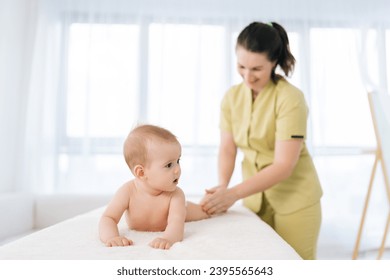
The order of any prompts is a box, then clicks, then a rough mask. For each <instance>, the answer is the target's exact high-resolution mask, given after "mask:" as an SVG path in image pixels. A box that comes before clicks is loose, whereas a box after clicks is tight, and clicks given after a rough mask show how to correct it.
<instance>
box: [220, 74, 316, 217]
mask: <svg viewBox="0 0 390 280" xmlns="http://www.w3.org/2000/svg"><path fill="white" fill-rule="evenodd" d="M307 115H308V108H307V105H306V101H305V98H304V95H303V93H302V92H301V91H300V90H299V89H298V88H296V87H294V86H293V85H292V84H290V83H289V82H288V81H287V80H285V79H283V78H281V79H280V80H279V81H278V82H277V83H276V84H275V83H274V82H273V81H270V82H269V83H268V84H267V85H266V87H265V88H264V89H263V90H262V91H261V92H260V93H259V95H258V96H257V98H256V99H255V100H254V102H252V93H251V90H250V88H248V87H247V86H246V85H245V84H244V83H241V84H239V85H236V86H233V87H231V88H230V89H229V90H228V92H227V93H226V94H225V96H224V98H223V100H222V103H221V118H220V129H221V131H226V132H230V133H232V135H233V137H234V141H235V144H236V145H237V147H238V148H239V149H240V150H241V151H242V152H243V156H244V158H243V161H242V175H243V179H244V180H246V179H248V178H249V177H252V176H253V175H255V174H256V173H257V172H258V171H260V170H261V169H263V168H265V167H266V166H268V165H270V164H271V163H272V162H273V159H274V153H275V141H278V140H289V139H304V140H305V139H306V125H307ZM264 193H265V195H266V197H267V200H268V201H269V203H270V204H271V206H272V207H273V208H274V210H275V212H276V213H279V214H289V213H292V212H295V211H297V210H300V209H303V208H305V207H308V206H311V205H313V204H315V203H317V202H318V201H319V200H320V198H321V196H322V189H321V185H320V182H319V179H318V176H317V172H316V169H315V167H314V164H313V161H312V158H311V156H310V154H309V152H308V150H307V147H306V144H305V141H303V144H302V148H301V151H300V156H299V160H298V162H297V164H296V166H295V168H294V171H293V173H292V175H291V176H290V177H289V178H287V179H286V180H284V181H282V182H280V183H278V184H276V185H274V186H272V187H271V188H269V189H267V190H266V191H265V192H264ZM261 202H262V193H261V192H260V193H257V194H254V195H251V196H249V197H247V198H245V199H244V205H245V206H246V207H248V208H249V209H251V210H252V211H253V212H255V213H257V212H259V210H260V207H261Z"/></svg>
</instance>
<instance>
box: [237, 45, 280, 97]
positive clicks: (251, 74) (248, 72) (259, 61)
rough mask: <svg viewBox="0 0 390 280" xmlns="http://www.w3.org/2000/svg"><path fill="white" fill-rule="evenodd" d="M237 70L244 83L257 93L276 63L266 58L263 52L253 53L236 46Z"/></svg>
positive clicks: (265, 82) (263, 85) (265, 83)
mask: <svg viewBox="0 0 390 280" xmlns="http://www.w3.org/2000/svg"><path fill="white" fill-rule="evenodd" d="M236 56H237V70H238V73H239V74H240V75H241V77H242V78H243V80H244V82H245V84H246V85H247V86H248V87H249V88H250V89H252V91H254V92H255V93H259V92H260V91H261V90H262V89H263V88H264V87H265V86H266V85H267V83H268V82H269V80H270V79H271V73H272V69H273V68H274V67H275V65H276V63H275V62H271V61H269V60H268V58H267V55H266V54H265V53H255V52H251V51H248V50H246V49H245V48H243V47H241V46H238V47H237V49H236Z"/></svg>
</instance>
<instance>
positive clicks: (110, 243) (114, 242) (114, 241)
mask: <svg viewBox="0 0 390 280" xmlns="http://www.w3.org/2000/svg"><path fill="white" fill-rule="evenodd" d="M131 245H133V241H131V240H130V239H127V238H126V237H124V236H115V237H113V238H110V239H108V240H107V241H106V246H107V247H116V246H131Z"/></svg>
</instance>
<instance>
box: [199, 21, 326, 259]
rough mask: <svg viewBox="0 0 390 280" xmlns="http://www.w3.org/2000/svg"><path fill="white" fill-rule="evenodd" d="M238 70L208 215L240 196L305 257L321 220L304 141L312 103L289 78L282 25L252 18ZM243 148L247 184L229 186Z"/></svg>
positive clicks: (241, 39)
mask: <svg viewBox="0 0 390 280" xmlns="http://www.w3.org/2000/svg"><path fill="white" fill-rule="evenodd" d="M236 56H237V68H238V72H239V74H240V75H241V77H242V78H243V82H242V83H241V84H239V85H236V86H233V87H232V88H230V90H228V92H227V93H226V94H225V96H224V98H223V100H222V105H221V120H220V129H221V143H220V148H219V155H218V173H219V174H218V178H219V185H218V186H217V187H214V188H212V189H210V190H206V193H207V194H206V196H205V197H204V198H203V200H202V206H203V209H204V210H205V211H206V212H207V213H208V214H217V213H221V212H224V211H226V210H227V209H228V208H229V207H230V206H232V205H233V204H234V203H235V202H236V201H237V200H240V199H243V201H244V205H245V206H246V207H248V208H249V209H251V210H252V211H253V212H255V213H256V214H257V215H258V216H259V217H260V218H261V219H263V220H264V221H265V222H266V223H268V224H269V225H270V226H271V227H272V228H274V230H275V231H276V232H277V233H278V234H279V235H280V236H281V237H282V238H284V239H285V240H286V242H287V243H289V244H290V245H291V246H292V247H293V248H294V249H295V250H296V251H297V253H298V254H299V255H300V256H301V257H302V258H303V259H315V256H316V246H317V245H316V244H317V240H318V235H319V230H320V224H321V205H320V198H321V196H322V190H321V185H320V182H319V180H318V176H317V173H316V170H315V167H314V164H313V162H312V159H311V157H310V155H309V153H308V150H307V148H306V145H305V139H306V123H307V114H308V109H307V105H306V102H305V99H304V95H303V93H302V92H301V91H300V90H299V89H297V88H296V87H294V86H293V85H292V84H290V83H289V82H288V81H287V80H285V79H284V78H283V77H282V76H280V75H278V74H276V73H275V69H276V67H277V66H279V67H280V68H281V69H282V70H283V72H284V74H285V75H286V76H289V75H290V74H291V72H292V71H293V68H294V64H295V58H294V56H293V55H292V54H291V52H290V49H289V41H288V36H287V33H286V31H285V30H284V28H283V27H282V26H280V25H279V24H277V23H275V22H272V23H270V24H264V23H260V22H253V23H251V24H250V25H248V26H247V27H246V28H245V29H244V30H243V31H242V32H241V33H240V34H239V36H238V39H237V45H236ZM237 148H239V149H240V150H241V151H242V152H243V155H244V159H243V162H242V174H243V182H241V183H239V184H237V185H235V186H232V187H230V188H228V184H229V181H230V179H231V176H232V173H233V170H234V163H235V160H236V155H237Z"/></svg>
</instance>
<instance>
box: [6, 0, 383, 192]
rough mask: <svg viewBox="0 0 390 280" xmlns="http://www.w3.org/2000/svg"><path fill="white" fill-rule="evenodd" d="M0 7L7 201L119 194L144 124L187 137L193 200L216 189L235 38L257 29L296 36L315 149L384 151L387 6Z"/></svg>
mask: <svg viewBox="0 0 390 280" xmlns="http://www.w3.org/2000/svg"><path fill="white" fill-rule="evenodd" d="M0 11H1V12H0V13H1V17H0V19H1V26H0V31H1V32H0V34H5V35H4V38H3V40H2V41H1V45H0V47H1V49H0V50H1V51H0V59H1V63H0V71H1V72H0V73H1V75H0V82H1V83H0V89H1V93H0V97H1V99H0V101H1V104H0V106H1V119H0V124H1V134H2V137H1V139H0V141H1V145H0V149H1V159H0V164H1V165H0V168H1V169H0V170H1V173H2V176H1V178H0V180H1V184H0V191H14V190H28V191H34V192H46V193H48V192H94V193H96V192H112V191H114V190H115V189H116V188H117V187H118V186H119V185H120V184H121V183H123V181H124V180H126V179H128V178H129V176H130V173H129V171H128V170H127V167H126V166H125V163H124V161H123V160H122V155H121V145H122V141H123V139H124V137H125V135H126V134H127V133H128V131H129V129H130V128H131V127H132V126H133V125H134V124H136V123H140V122H152V123H156V124H160V125H163V126H165V127H167V128H168V129H171V130H172V131H173V132H174V133H175V134H177V136H178V137H179V140H180V141H181V142H182V144H183V147H184V150H183V160H182V163H183V180H182V184H183V188H184V189H185V190H186V191H187V193H190V194H199V193H201V192H202V191H203V189H204V188H206V187H210V186H211V185H212V184H214V183H216V146H217V144H218V116H219V100H220V99H221V97H222V95H223V94H224V92H225V91H226V90H227V88H228V87H229V86H230V85H232V84H233V83H234V82H237V81H239V78H238V77H237V75H236V73H235V69H234V64H235V60H234V59H235V57H234V41H235V36H237V34H238V32H239V31H240V30H241V29H242V28H243V27H244V26H246V25H247V24H248V23H249V22H251V21H253V20H259V21H265V22H267V21H277V22H280V23H281V24H282V25H284V26H285V27H286V29H287V30H288V31H289V34H290V39H291V45H292V46H291V47H292V49H293V53H294V55H295V56H296V58H297V61H298V63H297V69H296V73H295V75H294V76H293V78H292V81H293V82H294V83H296V84H297V85H298V86H299V87H300V88H302V90H303V91H304V93H305V94H306V97H307V100H308V102H309V106H310V124H311V126H310V129H309V130H310V133H311V134H310V135H311V136H310V139H309V143H308V144H309V146H310V148H311V150H312V151H313V153H316V151H317V152H320V153H327V152H329V150H331V149H334V148H339V147H341V148H346V147H357V148H359V147H363V148H364V147H366V146H371V145H374V138H373V133H372V129H371V120H370V118H369V112H368V106H367V104H366V101H367V100H366V95H365V90H366V88H367V87H382V88H383V87H386V86H387V79H388V78H387V75H386V70H388V69H387V65H389V63H388V62H387V61H384V60H383V59H381V57H383V56H381V55H380V54H386V52H387V56H388V57H390V53H389V51H388V50H389V49H390V48H389V46H388V45H386V40H387V39H386V38H388V35H386V34H387V33H386V32H388V31H386V30H389V28H390V25H389V19H388V13H389V11H390V4H389V2H388V1H385V0H377V1H371V2H369V3H368V2H366V1H353V0H348V1H304V0H299V1H287V0H286V1H250V0H244V1H234V0H230V1H223V0H218V1H206V0H202V1H200V0H197V1H173V0H171V1H168V0H165V1H158V0H148V1H146V0H144V1H142V0H138V1H125V0H115V1H112V0H93V1H92V0H66V1H65V0H61V1H60V0H34V1H29V0H17V1H11V0H9V1H7V0H2V1H1V2H0ZM11 26H12V28H11ZM3 31H4V32H3ZM386 36H387V37H386ZM362 58H364V59H362ZM102 104H103V105H102ZM353 108H354V109H353ZM345 127H349V129H348V130H346V129H345ZM362 131H364V132H363V134H365V137H361V135H362ZM367 135H368V136H367ZM344 150H347V149H344ZM332 151H333V150H332ZM332 151H331V152H332ZM3 174H4V175H3ZM235 176H236V177H235V178H236V179H237V180H238V179H239V177H240V175H239V173H238V174H236V175H235Z"/></svg>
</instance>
